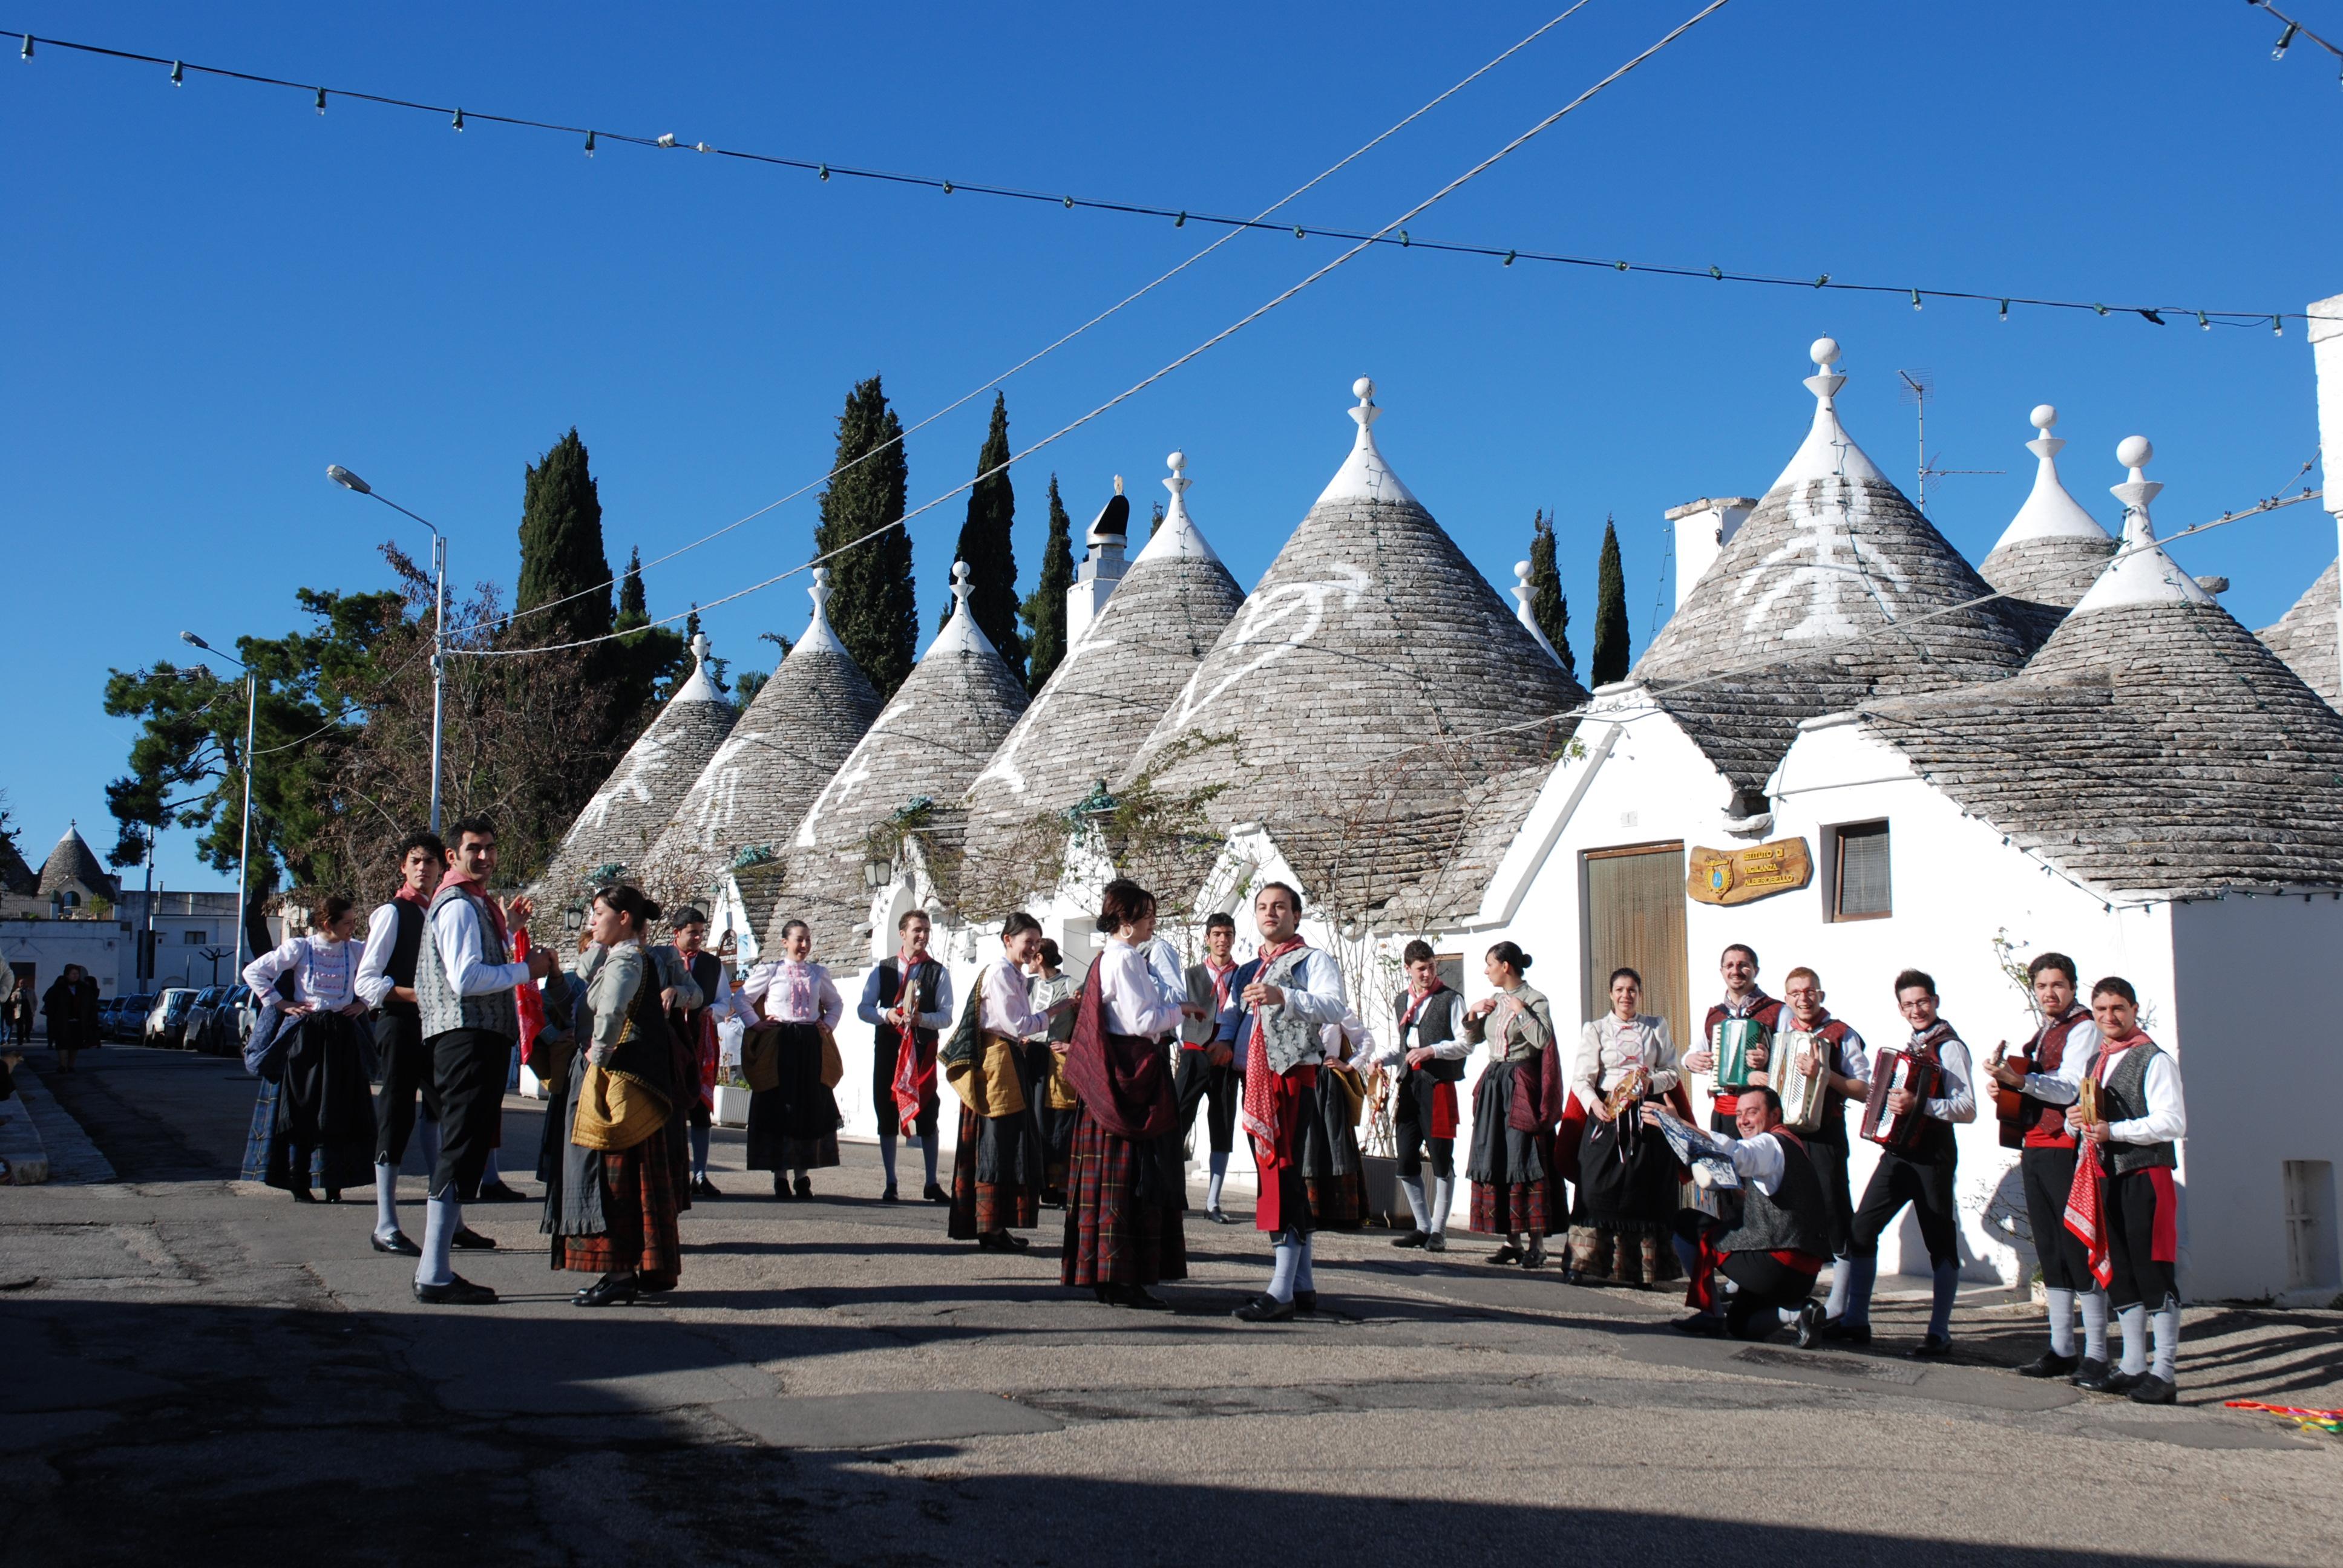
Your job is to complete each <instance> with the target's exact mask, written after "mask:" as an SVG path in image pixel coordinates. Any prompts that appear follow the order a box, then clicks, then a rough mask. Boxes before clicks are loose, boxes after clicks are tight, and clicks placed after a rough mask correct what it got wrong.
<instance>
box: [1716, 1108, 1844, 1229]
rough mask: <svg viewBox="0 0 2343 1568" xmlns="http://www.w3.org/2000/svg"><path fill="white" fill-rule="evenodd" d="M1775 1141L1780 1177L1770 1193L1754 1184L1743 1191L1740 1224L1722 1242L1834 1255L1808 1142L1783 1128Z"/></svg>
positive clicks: (1819, 1183)
mask: <svg viewBox="0 0 2343 1568" xmlns="http://www.w3.org/2000/svg"><path fill="white" fill-rule="evenodd" d="M1774 1141H1775V1142H1776V1143H1779V1144H1780V1145H1781V1146H1782V1181H1781V1185H1779V1186H1778V1187H1776V1188H1775V1190H1774V1191H1773V1194H1772V1196H1770V1197H1769V1196H1767V1195H1766V1194H1765V1193H1764V1192H1761V1191H1758V1190H1757V1184H1756V1183H1755V1182H1754V1181H1753V1182H1750V1183H1749V1184H1748V1185H1747V1186H1745V1187H1744V1188H1743V1189H1742V1194H1741V1226H1740V1229H1738V1230H1736V1231H1734V1232H1733V1233H1732V1234H1731V1235H1729V1236H1727V1237H1725V1240H1724V1241H1719V1242H1718V1243H1717V1246H1718V1248H1719V1250H1721V1251H1727V1252H1779V1251H1792V1252H1804V1253H1805V1254H1806V1255H1807V1256H1809V1257H1815V1258H1827V1257H1829V1256H1830V1250H1831V1248H1830V1221H1829V1211H1828V1210H1827V1209H1826V1208H1825V1205H1824V1201H1823V1183H1822V1178H1821V1177H1819V1176H1817V1175H1815V1165H1814V1161H1811V1160H1809V1159H1807V1158H1806V1149H1805V1144H1803V1143H1801V1142H1800V1141H1798V1139H1797V1137H1796V1135H1795V1134H1794V1133H1791V1132H1788V1131H1784V1130H1783V1129H1781V1128H1778V1127H1777V1128H1775V1130H1774Z"/></svg>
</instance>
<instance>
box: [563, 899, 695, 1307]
mask: <svg viewBox="0 0 2343 1568" xmlns="http://www.w3.org/2000/svg"><path fill="white" fill-rule="evenodd" d="M658 919H659V906H658V905H657V904H655V903H653V902H651V901H650V900H649V899H647V898H645V897H644V896H643V895H642V893H641V892H640V891H639V890H636V889H633V888H628V887H617V888H605V889H603V890H601V891H599V892H598V893H596V894H595V895H594V906H593V911H592V913H591V914H590V915H589V917H588V921H587V928H586V930H587V935H588V937H589V938H591V940H592V945H591V946H589V947H588V949H587V951H586V956H585V958H584V960H582V961H581V962H580V963H579V965H578V970H577V971H576V973H575V974H573V975H572V976H571V977H570V990H571V991H572V993H573V995H574V994H576V992H577V991H578V988H579V986H580V984H581V982H582V986H583V991H584V994H583V995H582V996H578V999H577V1001H576V1014H575V1023H576V1030H577V1039H578V1046H579V1047H580V1048H581V1051H582V1054H581V1056H580V1058H579V1060H578V1061H577V1063H576V1065H575V1066H573V1067H572V1069H571V1070H570V1073H569V1086H568V1093H567V1094H566V1095H565V1096H563V1100H562V1104H561V1107H560V1109H559V1111H558V1112H556V1114H558V1115H559V1116H560V1117H561V1118H562V1121H563V1124H564V1126H566V1127H567V1129H568V1135H569V1136H568V1143H567V1144H566V1146H565V1147H564V1148H563V1149H562V1150H561V1159H560V1160H559V1161H558V1162H551V1163H550V1164H549V1166H548V1169H549V1171H550V1176H549V1179H548V1181H547V1182H546V1189H545V1219H544V1221H543V1222H542V1223H541V1225H540V1226H539V1229H540V1230H542V1231H544V1233H545V1234H546V1235H548V1236H549V1237H551V1238H552V1258H553V1266H554V1267H555V1268H556V1269H572V1270H576V1271H578V1272H580V1273H593V1272H597V1271H598V1272H599V1273H600V1274H601V1276H602V1277H601V1278H600V1279H598V1280H597V1281H595V1282H593V1283H592V1284H590V1285H588V1286H586V1287H585V1288H584V1289H582V1290H580V1291H579V1292H578V1293H577V1294H576V1295H575V1296H574V1297H572V1298H571V1299H572V1300H573V1301H574V1302H577V1304H578V1305H579V1306H581V1307H606V1306H609V1305H611V1304H612V1303H614V1302H631V1301H633V1300H635V1299H636V1298H637V1297H638V1296H639V1295H641V1294H643V1293H645V1292H658V1291H671V1290H673V1289H674V1288H675V1284H676V1278H677V1275H678V1273H679V1271H680V1269H681V1267H682V1247H681V1241H680V1239H679V1235H678V1233H677V1229H676V1215H677V1214H678V1212H679V1211H680V1209H681V1207H682V1203H683V1201H684V1200H683V1199H681V1198H680V1197H679V1192H678V1189H679V1187H680V1186H681V1185H682V1182H681V1180H680V1171H679V1169H678V1165H679V1162H678V1161H677V1160H676V1158H675V1151H673V1149H672V1148H670V1146H669V1144H670V1140H669V1135H668V1130H669V1123H670V1122H671V1121H674V1120H675V1119H676V1118H677V1117H678V1116H679V1115H680V1114H681V1113H682V1109H683V1096H684V1095H686V1094H689V1093H690V1092H692V1091H693V1090H694V1087H695V1086H694V1085H693V1084H692V1082H691V1081H690V1073H689V1070H688V1064H687V1063H685V1062H684V1061H683V1060H681V1059H680V1058H679V1052H678V1050H677V1047H676V1042H675V1040H674V1038H673V1036H672V1034H671V1033H670V1031H669V1029H668V1023H667V1010H666V1009H665V1008H663V1007H662V1006H661V1005H660V1002H659V985H658V983H657V980H656V974H657V971H656V970H655V969H654V967H653V965H652V963H651V960H650V957H649V954H648V953H647V952H646V951H645V950H644V949H643V932H644V930H646V929H647V928H648V927H649V925H650V924H651V922H653V921H654V920H658Z"/></svg>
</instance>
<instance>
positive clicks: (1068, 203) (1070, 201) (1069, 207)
mask: <svg viewBox="0 0 2343 1568" xmlns="http://www.w3.org/2000/svg"><path fill="white" fill-rule="evenodd" d="M1066 210H1067V211H1068V212H1071V211H1073V210H1074V198H1073V197H1071V196H1068V197H1067V198H1066Z"/></svg>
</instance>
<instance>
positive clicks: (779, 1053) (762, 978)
mask: <svg viewBox="0 0 2343 1568" xmlns="http://www.w3.org/2000/svg"><path fill="white" fill-rule="evenodd" d="M812 954H813V928H812V927H810V926H809V925H807V924H806V923H805V922H804V921H803V920H791V921H790V922H789V924H788V925H786V926H783V927H782V928H781V956H780V958H779V959H778V960H767V961H766V962H764V963H760V964H759V965H758V966H757V967H756V968H755V969H753V970H749V978H748V979H747V980H743V981H741V982H740V994H741V995H742V996H744V997H746V998H748V1000H749V1005H750V1006H751V1007H753V1008H755V1009H756V1010H757V1017H758V1021H757V1022H756V1023H754V1024H751V1025H750V1026H749V1034H748V1038H746V1039H745V1040H742V1041H741V1042H740V1070H741V1075H742V1076H743V1077H745V1078H747V1079H748V1081H749V1170H751V1171H771V1172H772V1173H773V1196H774V1197H776V1198H810V1197H812V1196H813V1179H812V1178H811V1177H810V1176H809V1175H808V1174H807V1172H808V1171H811V1170H813V1169H814V1168H815V1167H816V1166H822V1167H829V1166H832V1165H835V1164H837V1163H838V1129H839V1124H840V1117H839V1114H838V1096H837V1095H836V1094H834V1093H833V1092H831V1091H832V1090H834V1089H835V1088H836V1086H837V1083H838V1079H839V1076H840V1074H841V1072H842V1070H840V1071H833V1070H832V1069H833V1064H835V1063H836V1062H837V1060H838V1046H837V1042H836V1040H835V1031H836V1030H837V1029H838V1020H840V1019H841V1018H844V1017H845V1016H846V999H845V998H843V997H841V996H840V995H839V994H838V988H837V987H836V986H835V985H832V984H831V983H830V971H829V970H826V969H824V968H822V966H821V965H820V964H818V963H815V962H813V961H812Z"/></svg>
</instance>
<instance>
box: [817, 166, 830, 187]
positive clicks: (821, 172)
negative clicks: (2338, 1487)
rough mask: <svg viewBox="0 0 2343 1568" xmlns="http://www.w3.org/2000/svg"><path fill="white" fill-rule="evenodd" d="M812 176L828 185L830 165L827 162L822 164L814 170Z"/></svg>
mask: <svg viewBox="0 0 2343 1568" xmlns="http://www.w3.org/2000/svg"><path fill="white" fill-rule="evenodd" d="M814 176H815V177H816V178H817V179H819V180H820V181H821V183H822V184H824V185H828V184H829V183H830V166H829V165H828V164H824V165H822V166H821V167H820V168H818V169H816V170H815V171H814Z"/></svg>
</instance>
